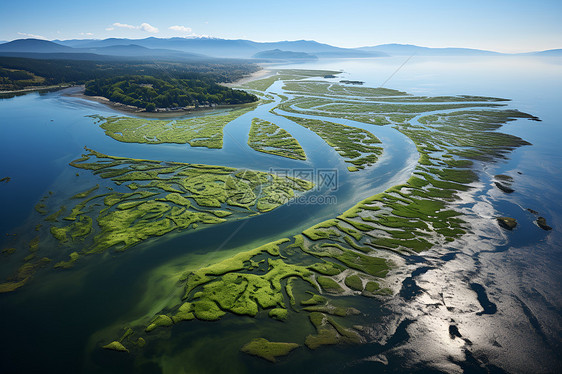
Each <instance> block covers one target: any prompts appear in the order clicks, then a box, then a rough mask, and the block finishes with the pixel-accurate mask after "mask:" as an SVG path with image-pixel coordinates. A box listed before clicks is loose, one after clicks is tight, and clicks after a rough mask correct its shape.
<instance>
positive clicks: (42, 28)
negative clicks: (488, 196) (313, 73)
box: [0, 0, 562, 52]
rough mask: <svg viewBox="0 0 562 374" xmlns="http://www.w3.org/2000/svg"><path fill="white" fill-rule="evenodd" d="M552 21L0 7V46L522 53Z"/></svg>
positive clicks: (301, 9)
mask: <svg viewBox="0 0 562 374" xmlns="http://www.w3.org/2000/svg"><path fill="white" fill-rule="evenodd" d="M561 19H562V1H561V0H537V1H518V0H509V1H508V0H487V1H481V0H472V1H455V0H449V1H438V0H428V1H419V0H418V1H416V0H388V1H386V0H385V1H381V0H371V1H368V0H348V1H331V0H325V1H316V0H298V1H296V0H283V1H268V0H261V1H254V0H242V1H232V0H228V1H224V0H203V1H202V0H198V1H191V0H181V1H175V0H173V1H164V0H162V1H154V0H152V1H145V0H135V1H121V0H111V1H108V0H94V1H81V0H72V1H68V0H35V1H31V0H16V1H8V0H2V2H1V4H0V40H13V39H20V38H26V37H39V38H45V39H48V40H53V39H86V38H87V39H90V38H95V39H104V38H109V37H118V38H135V39H136V38H145V37H148V36H155V37H159V38H165V37H172V36H186V37H187V36H201V35H203V36H210V37H218V38H226V39H239V38H241V39H250V40H255V41H279V40H299V39H308V40H310V39H312V40H316V41H319V42H323V43H328V44H332V45H337V46H341V47H359V46H369V45H377V44H384V43H407V44H417V45H423V46H428V47H447V46H455V47H469V48H481V49H490V50H496V51H500V52H526V51H534V50H544V49H553V48H562V22H561V21H560V20H561Z"/></svg>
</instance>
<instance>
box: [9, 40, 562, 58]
mask: <svg viewBox="0 0 562 374" xmlns="http://www.w3.org/2000/svg"><path fill="white" fill-rule="evenodd" d="M411 55H418V56H495V55H502V53H499V52H492V51H485V50H479V49H469V48H427V47H420V46H416V45H408V44H382V45H377V46H371V47H360V48H340V47H334V46H332V45H329V44H323V43H318V42H316V41H312V40H296V41H281V42H267V43H259V42H254V41H250V40H242V39H238V40H230V39H217V38H168V39H159V38H154V37H150V38H145V39H116V38H110V39H104V40H96V39H73V40H55V41H47V40H39V39H18V40H14V41H11V42H6V43H1V44H0V56H16V57H30V58H46V59H74V60H96V59H97V60H114V59H133V58H145V59H173V60H205V59H211V58H235V59H252V58H254V59H262V60H263V59H273V60H279V59H282V60H302V59H315V58H367V57H385V56H411ZM519 55H538V56H562V49H552V50H547V51H541V52H532V53H524V54H519Z"/></svg>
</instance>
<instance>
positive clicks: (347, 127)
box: [0, 70, 550, 372]
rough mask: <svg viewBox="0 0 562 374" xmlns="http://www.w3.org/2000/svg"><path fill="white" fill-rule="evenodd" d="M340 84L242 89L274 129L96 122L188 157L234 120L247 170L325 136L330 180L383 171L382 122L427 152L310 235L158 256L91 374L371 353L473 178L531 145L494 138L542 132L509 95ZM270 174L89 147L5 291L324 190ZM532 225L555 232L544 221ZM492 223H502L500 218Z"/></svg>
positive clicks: (219, 119)
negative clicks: (412, 265)
mask: <svg viewBox="0 0 562 374" xmlns="http://www.w3.org/2000/svg"><path fill="white" fill-rule="evenodd" d="M337 73H338V72H335V71H329V70H322V71H313V70H303V71H299V70H282V71H279V72H277V74H275V75H273V76H271V77H268V78H265V79H261V80H256V81H252V82H249V83H245V84H243V85H242V86H241V87H240V88H241V89H247V90H249V91H250V92H252V93H255V94H257V95H258V96H260V97H262V101H261V102H260V103H259V106H257V109H255V110H258V109H259V108H260V107H262V108H267V111H266V112H265V113H267V116H265V115H263V113H262V114H261V115H258V114H256V115H254V113H253V110H254V109H250V108H243V109H240V110H234V111H231V112H227V113H225V114H219V115H216V116H214V115H209V116H204V117H201V118H194V119H189V120H183V119H178V120H146V119H138V118H132V117H124V116H108V115H98V114H92V115H91V117H89V118H88V120H90V121H91V119H92V118H93V119H94V120H95V121H96V123H97V125H99V126H100V128H101V129H103V130H104V131H105V133H106V136H108V137H109V138H110V139H112V140H115V141H118V142H124V143H134V144H138V145H140V146H148V145H149V144H150V146H152V147H163V146H167V145H169V144H184V145H185V147H186V149H187V152H189V151H190V147H206V148H208V149H209V150H210V151H213V152H215V151H216V152H220V150H221V148H222V147H223V138H224V136H225V135H224V134H225V133H228V129H229V126H231V123H233V121H234V120H236V121H240V120H242V121H246V122H247V126H246V127H245V128H247V129H249V131H248V132H247V133H246V136H247V139H248V141H247V144H248V146H249V149H251V150H253V151H257V152H254V153H253V154H252V155H254V154H255V155H256V156H255V157H258V156H257V155H259V154H260V153H265V154H268V155H271V156H274V157H276V158H278V159H281V160H283V159H288V160H287V161H288V162H289V161H290V162H295V164H292V165H301V166H302V167H303V168H305V167H309V166H310V163H311V162H313V161H311V159H310V151H309V148H307V144H306V142H307V139H306V138H307V137H310V138H315V139H317V140H318V141H319V142H323V143H325V144H326V145H327V146H328V147H327V148H326V149H327V150H328V151H329V152H331V153H330V157H333V158H334V159H336V160H338V161H339V162H340V164H338V166H337V168H338V172H339V173H345V174H346V175H349V178H357V180H358V181H359V180H361V178H362V176H363V175H369V174H367V173H369V172H370V171H371V170H376V168H377V167H378V166H379V165H380V164H381V163H382V162H384V160H385V158H384V157H385V152H387V150H386V149H387V148H386V144H385V142H386V141H387V139H386V138H385V137H384V136H380V135H379V134H378V130H377V129H378V128H379V126H384V127H390V128H392V129H393V131H395V133H396V134H397V136H404V137H406V138H407V139H408V140H409V141H410V142H411V143H412V144H413V145H414V146H415V150H416V151H417V153H416V154H415V157H416V158H417V162H416V164H415V166H414V167H413V168H412V171H411V172H410V173H409V174H408V175H406V176H405V177H403V178H402V179H401V180H400V183H396V184H394V185H392V186H390V187H388V188H385V189H384V191H382V192H377V193H373V194H370V195H368V196H367V197H365V198H361V199H359V200H358V201H354V203H353V204H350V205H349V206H346V207H345V209H343V210H342V211H340V212H337V213H335V214H333V215H332V216H331V217H329V219H322V220H316V221H315V219H314V217H312V218H311V219H310V222H311V223H310V224H309V225H307V226H298V227H293V226H288V229H283V230H280V231H279V235H278V236H277V237H275V235H273V236H272V235H267V236H263V238H262V237H260V235H259V233H257V234H256V238H257V239H258V240H253V241H248V243H247V244H246V245H240V246H238V247H236V248H235V249H232V250H229V251H227V250H224V251H223V252H222V254H221V255H216V254H215V255H214V256H211V254H205V253H198V254H197V256H201V257H200V260H199V261H191V262H190V260H189V259H192V260H193V257H190V256H192V255H193V254H189V253H186V254H184V255H182V256H177V258H174V257H173V256H168V257H165V258H163V259H162V260H160V262H159V268H158V269H162V268H166V269H167V270H166V274H165V275H162V274H157V273H158V271H160V270H157V268H156V267H155V268H154V269H153V270H148V271H147V273H152V274H153V275H154V277H152V278H151V279H153V280H154V282H153V284H152V285H151V287H154V289H159V290H160V291H159V294H158V295H157V294H156V293H151V292H148V293H147V294H145V295H141V294H132V295H131V296H130V300H129V304H128V306H126V307H125V308H123V312H122V313H120V315H118V316H115V318H113V319H112V320H111V321H107V323H106V324H105V327H103V328H98V330H97V331H96V332H95V333H92V334H91V336H90V339H89V344H88V347H89V348H88V353H87V356H88V360H89V361H90V362H91V364H92V365H94V366H95V367H98V368H107V370H109V371H116V370H117V371H118V370H119V369H118V368H121V367H122V365H124V366H123V367H126V368H127V369H126V370H129V371H130V370H137V369H140V368H147V367H149V366H150V365H155V366H151V367H160V368H167V369H166V370H165V371H167V372H182V371H184V372H189V371H190V368H191V369H193V368H195V369H198V370H203V371H205V370H207V371H209V370H210V371H212V370H215V369H224V366H222V367H221V366H220V364H219V363H212V362H210V361H209V355H208V353H204V354H203V353H202V352H206V351H208V350H209V349H211V347H215V348H216V347H218V346H220V347H221V348H222V349H223V350H224V351H223V353H221V357H223V358H228V359H229V360H233V361H237V362H238V361H239V362H240V363H239V364H236V365H235V367H234V368H233V371H244V370H247V369H248V368H254V369H255V368H263V366H262V365H264V364H267V365H271V366H268V367H270V368H278V369H279V370H281V369H282V368H283V367H292V366H291V365H299V363H300V362H303V361H306V362H308V361H310V360H312V361H313V362H320V361H322V362H324V363H325V362H328V361H329V356H327V355H328V354H329V352H333V351H332V350H330V348H329V347H338V348H337V349H340V350H342V352H346V351H347V350H362V349H364V348H362V347H366V346H369V344H372V343H373V341H375V340H376V339H374V338H373V334H374V333H373V323H380V322H381V320H380V318H379V317H373V316H379V315H380V314H382V313H383V312H382V309H381V305H382V304H384V303H385V302H387V301H389V300H391V299H392V298H395V297H397V295H398V294H399V292H400V290H399V289H398V288H397V286H396V284H395V283H394V279H395V276H396V274H400V273H402V272H405V271H406V270H405V269H406V268H405V265H406V264H407V263H409V262H410V261H415V259H418V258H419V256H421V255H423V254H424V253H427V252H430V251H433V250H435V249H436V248H439V249H440V250H441V251H445V252H446V251H447V250H448V249H449V248H451V247H450V246H452V245H453V243H456V242H458V241H462V240H463V237H464V236H465V235H466V234H467V233H470V232H471V230H473V227H472V226H471V221H470V220H469V219H467V217H466V214H465V212H464V211H463V204H464V201H465V199H466V196H467V195H470V194H471V193H473V191H475V190H476V189H477V186H478V184H479V183H480V178H481V173H480V172H481V168H482V167H483V166H486V165H494V164H495V163H497V162H500V161H502V160H506V159H509V157H510V155H511V154H512V153H513V152H514V151H515V150H516V149H518V148H521V147H525V146H529V145H530V142H528V141H526V140H524V139H523V138H521V137H518V136H515V135H509V134H504V133H501V132H500V130H501V127H502V126H504V125H506V124H508V123H510V122H513V121H523V120H532V121H538V118H537V117H535V116H533V115H532V114H527V113H524V112H520V111H518V110H516V109H513V108H511V107H509V108H508V107H504V105H505V103H506V102H507V100H506V99H503V98H494V97H483V96H472V95H463V96H450V95H447V96H436V97H431V96H427V95H423V96H422V95H420V96H417V95H411V94H408V93H407V92H405V91H402V90H393V89H388V88H383V89H381V88H370V87H357V86H353V87H350V86H346V85H342V84H338V83H333V82H325V81H321V79H322V77H323V76H325V75H328V74H337ZM358 78H360V77H358ZM262 112H263V111H262ZM262 118H263V119H262ZM275 118H278V120H274V119H275ZM286 121H289V122H286ZM287 123H290V126H287V125H286V124H287ZM295 129H299V130H298V131H295ZM303 134H306V136H303ZM245 143H246V142H245ZM114 154H120V153H119V152H115V153H114ZM268 155H266V156H267V157H270V156H268ZM307 156H308V157H307ZM250 157H254V156H249V158H250ZM163 160H167V161H163ZM299 162H301V164H298V163H299ZM266 165H267V164H262V165H261V166H260V167H258V168H256V169H254V170H252V169H248V168H237V167H230V166H229V167H226V166H211V165H203V164H193V163H186V162H179V161H173V160H170V158H168V157H166V158H162V161H154V160H147V159H139V158H134V157H125V156H117V155H111V154H110V153H109V152H105V151H104V153H102V152H98V151H95V150H93V149H90V148H87V149H86V150H85V153H84V154H83V155H82V156H81V157H80V156H79V155H78V154H77V155H75V159H74V161H72V162H71V163H70V165H68V168H69V170H72V173H78V174H79V177H77V178H84V179H85V178H88V179H87V180H88V182H87V183H85V184H82V185H81V186H82V188H81V189H80V190H77V191H73V192H72V193H67V195H66V196H65V197H61V194H60V193H59V191H56V190H55V191H54V193H53V195H56V196H57V197H56V198H53V197H52V195H51V194H49V193H46V194H45V196H44V198H43V199H41V200H40V201H37V202H36V206H35V207H36V209H35V211H34V213H33V214H34V216H35V218H34V219H35V221H34V222H35V224H36V225H39V224H40V225H41V227H38V230H37V231H36V234H34V235H35V236H33V237H29V238H23V237H21V238H18V240H19V241H17V245H15V246H9V247H6V248H4V250H3V252H2V253H3V255H4V256H6V258H9V259H10V262H8V263H7V264H8V265H9V266H11V267H12V268H13V269H12V270H11V272H10V271H6V272H5V273H6V274H8V275H7V276H6V280H5V282H4V283H2V284H1V285H0V290H2V291H3V292H12V291H14V292H16V293H17V292H21V291H23V290H25V289H26V288H27V287H33V286H34V283H35V282H39V281H40V279H41V278H42V277H44V276H47V273H48V272H50V269H55V270H56V271H57V272H59V274H57V275H56V276H60V277H65V276H68V275H66V274H72V272H75V271H87V270H88V269H90V268H89V267H88V266H87V265H85V264H87V262H88V260H89V258H90V257H93V256H94V255H97V256H99V257H100V258H101V259H100V260H99V261H102V263H103V261H107V262H111V261H114V260H115V261H126V259H127V258H133V257H134V256H136V255H135V254H134V252H135V251H134V250H133V249H134V248H135V247H143V248H145V250H143V251H139V253H142V252H145V251H150V248H151V247H154V248H160V249H164V248H165V245H164V244H163V245H161V246H160V247H158V243H159V242H162V243H165V241H164V240H165V238H166V237H167V236H169V237H174V238H176V239H180V238H181V239H182V241H183V242H184V243H185V244H184V245H185V247H186V248H192V247H191V246H190V238H191V237H192V235H194V234H193V233H194V232H196V231H201V230H198V229H201V228H208V231H209V232H211V231H212V230H214V227H218V226H220V225H218V224H221V225H228V224H229V223H231V222H235V221H238V220H240V221H241V220H242V219H250V218H251V219H252V220H253V221H257V220H259V219H260V218H261V217H262V216H263V217H265V216H267V215H269V214H281V213H278V212H283V211H284V210H283V209H285V208H288V206H292V205H291V204H293V203H292V202H293V201H296V198H297V197H299V196H305V197H306V196H310V195H314V194H318V191H317V190H315V188H317V187H319V186H317V185H316V184H315V183H313V182H317V181H313V180H307V179H299V178H292V177H282V176H279V175H277V174H275V173H273V172H272V171H271V170H268V168H267V167H266ZM312 166H314V163H313V164H312ZM504 179H505V178H503V179H502V178H499V179H498V180H499V181H500V182H502V183H505V180H504ZM351 180H352V179H351ZM306 209H309V207H308V206H306V205H305V206H302V207H301V210H302V211H303V212H304V211H305V210H306ZM288 211H289V210H287V212H288ZM291 212H295V210H291ZM540 218H542V217H540ZM536 220H537V222H538V223H537V224H538V225H540V224H543V225H546V220H545V219H544V218H543V220H540V222H539V220H538V219H536ZM489 221H490V224H491V225H498V224H501V223H497V222H498V221H497V220H496V219H495V217H492V218H490V220H489ZM541 227H542V226H541ZM549 227H550V226H549ZM193 229H196V230H193ZM545 230H546V229H545ZM225 239H228V238H226V237H225ZM264 240H265V242H264ZM176 242H177V240H176ZM197 245H199V246H201V247H203V248H204V243H199V242H198V244H197ZM51 247H52V248H55V247H56V248H57V250H58V253H57V255H53V254H52V250H50V249H49V248H51ZM146 248H148V249H146ZM125 250H126V253H121V252H123V251H125ZM192 250H195V248H192ZM188 252H189V251H188ZM219 252H220V251H219ZM109 253H111V256H108V255H107V254H109ZM24 255H25V256H24ZM14 256H15V257H14ZM29 256H31V257H29ZM116 256H117V257H118V258H119V260H117V259H114V257H116ZM127 256H130V257H127ZM138 256H140V254H139V255H138ZM20 257H21V259H20ZM180 257H181V260H180ZM186 259H187V260H186ZM20 260H21V261H20ZM18 261H20V262H18ZM16 262H18V263H17V265H19V267H15V265H16ZM77 269H78V270H77ZM62 270H65V271H64V272H62ZM32 278H34V279H32ZM24 285H25V286H26V287H23V286H24ZM162 295H169V297H166V298H164V297H163V296H162ZM216 331H222V332H221V333H220V334H219V335H220V339H219V340H220V342H221V343H220V344H219V343H217V341H212V339H211V335H212V334H213V332H216ZM190 350H191V351H190ZM188 351H190V352H188ZM198 352H199V353H202V354H201V355H200V356H198V354H197V353H198ZM327 360H328V361H327ZM147 363H150V364H147ZM272 370H274V371H275V370H277V369H272Z"/></svg>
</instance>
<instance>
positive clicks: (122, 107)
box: [62, 68, 275, 118]
mask: <svg viewBox="0 0 562 374" xmlns="http://www.w3.org/2000/svg"><path fill="white" fill-rule="evenodd" d="M273 74H275V71H273V70H267V69H263V68H261V69H260V70H258V71H256V72H253V73H252V74H250V75H249V76H247V77H244V78H241V79H239V80H237V81H235V82H232V83H219V84H221V85H223V86H225V87H229V88H233V87H238V86H239V85H240V84H244V83H248V82H251V81H254V80H258V79H261V78H264V77H266V76H269V75H273ZM62 89H63V90H69V91H70V90H72V89H74V90H73V91H74V92H68V93H63V95H64V96H68V97H75V98H79V99H82V100H88V101H94V102H97V103H100V104H104V105H106V106H108V107H109V108H111V109H113V110H116V111H118V112H121V113H125V114H135V115H138V116H142V117H150V118H162V117H179V116H184V115H188V114H196V113H201V112H211V111H213V110H216V109H229V108H243V107H246V106H251V105H257V104H258V103H259V100H258V101H256V102H253V103H246V104H225V105H216V106H214V107H202V108H197V109H189V110H183V109H181V110H170V111H165V112H147V111H145V110H144V109H142V108H139V107H134V106H131V105H126V104H122V103H117V102H114V101H111V100H109V99H108V98H106V97H103V96H88V95H84V90H85V86H84V85H78V86H69V87H62Z"/></svg>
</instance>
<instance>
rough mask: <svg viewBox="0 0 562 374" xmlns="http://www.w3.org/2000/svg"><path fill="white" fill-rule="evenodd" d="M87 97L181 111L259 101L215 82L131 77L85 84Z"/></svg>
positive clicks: (140, 106) (211, 79) (119, 77)
mask: <svg viewBox="0 0 562 374" xmlns="http://www.w3.org/2000/svg"><path fill="white" fill-rule="evenodd" d="M85 94H86V95H90V96H104V97H106V98H108V99H109V100H111V101H114V102H118V103H123V104H127V105H132V106H135V107H139V108H145V109H146V110H147V111H149V112H151V111H154V110H155V109H156V108H178V107H186V106H194V107H199V106H203V105H204V106H207V105H212V104H218V105H221V104H244V103H250V102H254V101H257V97H256V96H254V95H252V94H249V93H247V92H244V91H238V90H233V89H231V88H227V87H224V86H221V85H219V84H217V83H215V81H214V79H213V78H210V77H204V76H198V77H195V76H192V77H191V78H189V79H179V78H166V79H159V78H155V77H153V76H148V75H128V76H117V77H112V78H101V79H94V80H92V81H89V82H87V83H86V92H85Z"/></svg>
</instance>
